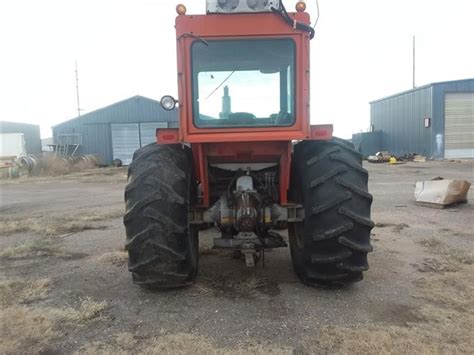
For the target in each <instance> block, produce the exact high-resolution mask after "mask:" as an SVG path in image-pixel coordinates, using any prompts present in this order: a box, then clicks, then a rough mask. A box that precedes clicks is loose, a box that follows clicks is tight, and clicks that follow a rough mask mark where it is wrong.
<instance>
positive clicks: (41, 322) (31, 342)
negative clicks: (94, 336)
mask: <svg viewBox="0 0 474 355" xmlns="http://www.w3.org/2000/svg"><path fill="white" fill-rule="evenodd" d="M106 306H107V304H106V303H105V302H95V301H93V300H92V299H90V298H85V299H83V300H82V302H81V305H80V307H79V308H78V309H74V308H70V307H65V308H51V307H31V306H22V305H17V304H13V305H10V306H8V307H2V309H1V312H0V318H1V332H0V334H1V337H2V341H1V342H0V353H2V354H4V353H36V352H40V351H41V350H44V348H45V347H46V346H47V345H48V344H50V343H51V341H53V340H54V339H57V338H59V337H60V336H61V335H62V334H63V333H62V329H64V328H65V327H67V326H74V327H77V326H81V325H86V324H88V323H89V322H90V321H93V320H96V319H100V318H101V317H102V316H103V311H104V309H105V308H106Z"/></svg>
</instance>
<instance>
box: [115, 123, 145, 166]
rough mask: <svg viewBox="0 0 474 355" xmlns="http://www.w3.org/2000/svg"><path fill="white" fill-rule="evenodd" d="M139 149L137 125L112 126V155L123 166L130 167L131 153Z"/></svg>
mask: <svg viewBox="0 0 474 355" xmlns="http://www.w3.org/2000/svg"><path fill="white" fill-rule="evenodd" d="M138 148H140V131H139V128H138V123H124V124H112V153H113V157H114V159H120V160H121V161H122V164H123V165H130V163H131V162H132V157H133V153H134V152H135V151H136V150H137V149H138Z"/></svg>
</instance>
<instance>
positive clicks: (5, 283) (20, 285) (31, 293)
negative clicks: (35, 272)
mask: <svg viewBox="0 0 474 355" xmlns="http://www.w3.org/2000/svg"><path fill="white" fill-rule="evenodd" d="M50 285H51V280H50V279H39V280H22V279H18V278H16V279H10V280H7V279H3V280H0V304H1V305H2V306H7V305H11V304H13V303H15V302H16V303H31V302H34V301H38V300H41V299H44V298H45V297H46V295H47V294H48V291H49V287H50Z"/></svg>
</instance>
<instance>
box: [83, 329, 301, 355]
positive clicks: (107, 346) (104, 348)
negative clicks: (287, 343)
mask: <svg viewBox="0 0 474 355" xmlns="http://www.w3.org/2000/svg"><path fill="white" fill-rule="evenodd" d="M131 353H135V354H136V353H140V354H193V353H194V354H215V355H217V354H242V355H243V354H257V355H260V354H261V355H263V354H270V353H271V354H288V355H290V354H293V353H294V351H293V349H290V348H284V347H278V346H275V345H271V344H263V345H262V344H259V345H253V344H245V345H241V346H237V347H233V348H224V347H219V346H218V345H216V344H215V343H214V342H212V341H211V340H209V339H208V338H205V337H202V336H199V335H194V334H185V333H177V334H162V335H160V336H158V337H153V338H150V339H145V340H143V338H142V337H140V339H138V338H137V337H135V336H134V335H133V334H130V333H120V334H117V335H116V336H115V338H114V339H113V340H112V341H109V342H107V343H103V342H93V343H91V344H87V345H85V346H83V347H82V348H81V349H80V350H79V351H78V352H76V354H90V355H95V354H101V355H109V354H110V355H112V354H131Z"/></svg>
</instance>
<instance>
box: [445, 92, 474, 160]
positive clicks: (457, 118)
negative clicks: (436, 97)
mask: <svg viewBox="0 0 474 355" xmlns="http://www.w3.org/2000/svg"><path fill="white" fill-rule="evenodd" d="M444 107H445V115H444V117H445V145H444V149H445V151H444V157H445V158H474V92H458V93H448V94H446V96H445V106H444Z"/></svg>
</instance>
